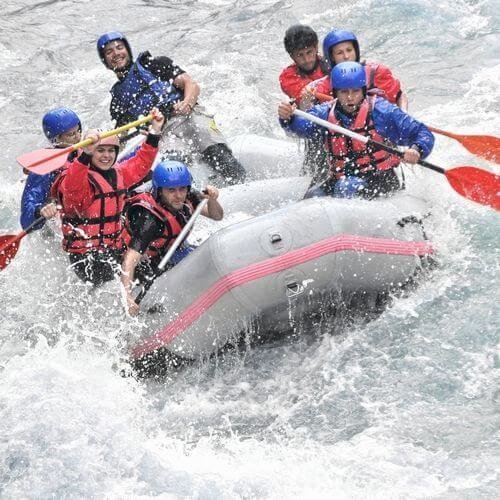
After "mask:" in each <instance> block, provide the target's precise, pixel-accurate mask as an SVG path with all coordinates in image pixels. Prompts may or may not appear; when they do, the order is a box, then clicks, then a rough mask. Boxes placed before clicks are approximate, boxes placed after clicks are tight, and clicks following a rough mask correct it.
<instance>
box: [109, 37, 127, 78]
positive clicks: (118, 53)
mask: <svg viewBox="0 0 500 500" xmlns="http://www.w3.org/2000/svg"><path fill="white" fill-rule="evenodd" d="M103 53H104V62H105V63H106V66H107V67H108V68H110V69H112V70H113V71H116V70H121V69H124V68H126V67H127V66H128V65H129V64H130V55H129V53H128V50H127V47H126V45H125V44H124V43H123V42H122V41H121V40H114V41H112V42H109V43H107V44H106V46H105V47H104V51H103Z"/></svg>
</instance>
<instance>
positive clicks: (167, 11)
mask: <svg viewBox="0 0 500 500" xmlns="http://www.w3.org/2000/svg"><path fill="white" fill-rule="evenodd" d="M0 14H1V16H0V110H1V115H0V116H1V121H0V151H1V154H2V157H1V163H2V175H1V177H2V182H1V183H0V232H1V234H6V233H12V232H17V231H19V225H18V216H19V200H20V196H21V193H22V189H23V180H24V176H23V174H22V171H21V169H20V168H19V166H18V165H17V164H16V162H15V157H16V156H17V155H18V154H20V153H22V152H26V151H30V150H33V149H37V148H40V147H43V146H44V144H45V143H44V137H43V134H42V131H41V118H42V116H43V113H44V112H45V111H46V110H47V109H48V108H50V107H54V106H58V105H66V106H70V107H71V108H73V109H74V110H75V111H77V112H78V113H79V115H80V116H81V117H82V119H83V122H84V124H85V126H96V125H99V126H104V127H106V126H109V125H110V123H109V122H108V114H107V113H108V112H107V108H108V104H109V94H108V89H109V87H110V86H111V85H112V83H113V82H114V76H113V74H112V73H111V72H110V71H107V70H106V69H105V68H104V66H103V65H102V64H101V62H100V60H99V59H98V57H97V54H96V50H95V41H96V39H97V37H98V36H99V35H100V34H101V33H102V32H104V31H107V30H110V29H120V30H122V31H124V32H125V33H126V34H127V35H128V37H129V40H130V43H131V45H132V48H133V50H134V51H135V53H136V54H137V53H139V52H140V51H142V50H148V49H149V50H150V51H151V52H152V53H153V55H160V54H163V55H170V56H171V57H173V58H174V60H175V61H176V62H177V63H178V64H179V65H180V66H182V67H183V68H185V69H187V70H188V71H189V73H190V74H191V75H192V76H193V77H194V78H195V79H196V80H197V81H198V82H200V84H201V87H202V98H203V102H204V104H206V105H207V106H208V107H209V108H210V109H212V110H213V111H215V112H216V118H217V121H218V123H219V125H220V127H221V129H222V130H223V132H224V133H225V134H226V135H232V134H241V133H248V132H251V133H257V134H260V135H263V136H267V137H275V138H284V134H283V133H282V131H281V130H280V128H279V125H278V123H277V120H276V107H277V104H278V102H279V100H280V99H281V98H282V94H281V92H280V89H279V86H278V83H277V77H278V74H279V72H280V70H281V69H282V68H283V67H284V66H285V65H287V64H288V63H289V59H288V56H287V54H286V52H285V51H284V48H283V45H282V39H283V34H284V31H285V29H286V28H287V27H288V26H289V25H291V24H293V23H296V22H303V23H308V24H311V25H312V26H313V27H314V28H315V29H317V30H318V32H319V33H320V34H324V33H326V32H327V30H328V29H330V28H331V27H344V28H350V29H353V30H354V31H355V32H356V33H357V34H358V35H359V38H360V43H361V47H362V54H363V55H364V56H365V57H367V58H369V59H373V60H377V61H381V62H384V63H385V64H387V65H389V66H390V67H391V68H392V69H393V70H394V72H395V73H396V74H397V75H398V76H399V77H400V78H401V79H402V80H403V82H404V84H405V87H406V89H407V92H408V95H409V99H410V110H411V112H412V113H413V114H414V115H415V116H416V117H418V118H420V119H422V120H423V121H425V122H426V123H429V124H433V125H435V126H438V127H441V128H445V129H449V130H451V131H455V132H460V133H467V134H473V133H485V134H496V135H500V132H499V130H500V127H499V125H500V118H499V111H500V102H499V96H500V90H499V81H500V78H499V76H500V51H499V41H500V37H499V26H500V9H499V8H498V2H495V1H494V0H469V1H466V0H455V1H451V0H441V1H439V2H436V1H433V0H392V1H389V0H385V1H382V0H379V1H376V0H373V1H370V0H364V1H337V2H332V1H331V0H329V1H326V0H316V1H306V0H303V1H292V0H256V1H255V0H238V1H234V2H232V1H227V0H206V1H201V0H190V1H181V0H171V1H166V0H122V1H115V2H110V1H104V0H95V1H94V0H92V1H86V0H80V1H76V0H73V1H70V0H60V1H55V0H52V1H35V0H16V1H13V0H5V1H4V2H3V3H2V4H1V6H0ZM431 161H433V162H434V163H437V164H438V165H442V166H444V167H452V166H457V165H473V166H477V167H483V168H488V169H494V168H495V166H494V165H493V164H491V163H488V162H487V161H485V160H482V159H480V158H478V157H475V156H472V155H471V154H469V153H468V152H467V151H466V150H465V149H463V148H462V147H461V146H460V145H459V144H458V143H457V142H454V141H451V140H449V139H445V138H442V137H439V138H438V139H437V141H436V147H435V151H434V152H433V154H432V156H431ZM269 168H272V165H269ZM408 178H409V189H410V191H413V192H415V193H420V194H423V195H424V196H425V197H427V198H428V200H429V201H430V203H431V205H432V211H433V219H432V223H431V224H430V227H429V228H428V231H429V235H430V237H431V239H432V240H433V242H434V244H435V245H436V247H437V250H438V261H439V267H438V269H437V270H436V271H435V272H434V273H433V274H432V276H431V277H430V279H428V280H427V281H426V282H424V283H422V285H421V286H420V287H419V288H418V289H417V290H416V291H415V292H413V293H411V294H410V295H408V296H407V297H405V298H401V299H397V300H396V301H395V302H394V304H393V306H392V307H391V308H389V309H388V310H387V311H386V312H384V313H383V314H382V315H381V316H380V317H379V318H378V319H377V320H375V321H373V322H371V323H368V324H365V325H358V326H355V325H353V326H352V327H350V328H348V329H346V330H345V329H344V330H342V331H341V332H340V333H339V334H338V335H335V336H333V335H330V333H331V328H330V327H329V326H325V325H320V326H318V331H317V332H316V333H317V335H316V336H311V335H308V336H305V337H303V338H302V339H301V340H298V341H296V342H294V343H287V342H281V343H277V344H276V345H270V346H264V347H255V348H254V349H252V350H250V351H248V352H246V353H245V354H244V355H243V354H240V355H236V354H234V353H233V354H230V355H228V356H226V357H224V358H220V359H217V360H213V361H209V362H206V363H203V364H198V365H195V366H191V367H188V368H187V369H186V370H184V371H182V372H179V373H177V374H174V375H171V376H169V377H168V378H166V379H165V380H161V381H145V382H144V381H137V380H136V379H134V378H132V377H122V376H121V375H120V369H121V368H122V367H123V366H124V360H125V345H124V339H125V338H126V337H127V335H128V334H130V332H133V331H134V330H135V329H137V328H138V324H139V326H140V323H141V322H142V321H145V320H144V319H142V318H139V319H132V318H126V317H125V315H124V314H123V311H122V306H121V303H120V299H119V295H118V287H117V286H114V285H111V286H109V287H106V288H105V289H103V290H99V291H98V292H92V291H90V290H89V289H88V288H87V287H85V286H84V285H82V284H81V283H78V282H77V280H76V279H75V277H74V276H73V273H72V272H71V271H69V270H68V269H67V267H66V257H65V256H63V255H61V253H60V252H56V251H54V243H53V241H52V242H50V240H49V242H48V243H47V242H46V241H44V240H43V239H42V236H41V235H40V234H34V235H30V236H28V237H27V238H25V239H24V240H23V242H22V244H21V248H20V250H19V253H18V254H17V256H16V258H15V259H14V261H13V262H12V263H11V264H10V265H9V266H8V267H7V268H6V269H5V270H4V271H2V272H1V273H0V317H1V319H0V498H7V499H8V498H23V499H24V498H44V499H45V498H143V499H146V498H162V499H166V498H201V499H219V498H224V499H233V498H234V499H236V498H248V499H250V498H335V499H343V498H367V499H368V498H369V499H372V498H379V499H386V498H440V499H455V498H461V499H493V498H498V496H499V491H500V488H499V479H498V469H499V465H500V463H499V462H500V461H499V449H498V437H499V436H498V428H499V418H498V413H497V411H498V404H499V400H500V392H499V389H498V365H499V361H498V351H497V344H498V328H499V323H500V322H499V319H500V318H499V313H498V310H499V309H498V303H499V293H498V268H499V265H498V248H499V242H500V236H499V235H500V222H499V220H500V219H499V216H498V214H497V213H494V212H493V211H492V210H489V209H488V208H486V207H483V206H481V205H476V204H473V203H472V202H469V201H467V200H465V199H463V198H462V197H460V196H458V195H457V194H456V193H455V192H454V191H453V190H452V189H451V188H450V187H449V185H448V183H447V182H446V180H445V179H444V178H443V176H439V175H437V174H434V173H432V172H429V171H425V170H423V169H421V168H419V167H415V168H413V169H412V171H409V172H408ZM332 329H333V328H332Z"/></svg>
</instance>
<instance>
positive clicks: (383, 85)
mask: <svg viewBox="0 0 500 500" xmlns="http://www.w3.org/2000/svg"><path fill="white" fill-rule="evenodd" d="M323 55H324V57H325V59H326V60H327V61H328V62H329V64H330V67H331V68H332V69H333V68H334V67H335V65H336V64H339V63H341V62H347V61H355V62H361V64H362V65H363V66H364V69H365V72H366V88H367V91H368V92H369V93H372V94H376V95H379V96H381V97H384V98H385V99H387V100H388V101H389V102H390V103H392V104H396V105H397V106H398V107H399V108H401V109H402V110H403V111H407V110H408V97H407V95H406V94H405V92H404V91H403V89H402V87H401V82H400V81H399V80H398V79H397V78H396V77H395V76H394V75H393V73H392V71H391V70H390V69H389V68H388V67H387V66H385V65H383V64H380V63H376V62H373V61H360V58H361V54H360V49H359V42H358V39H357V37H356V35H355V34H354V33H353V32H352V31H348V30H344V29H334V30H332V31H330V32H329V33H327V35H326V36H325V38H324V40H323ZM305 91H306V92H307V93H308V95H309V100H308V99H307V97H306V96H305V95H304V102H308V103H309V106H305V107H306V108H307V107H310V106H311V105H312V104H314V97H315V96H325V95H326V96H328V95H332V88H331V86H330V77H329V76H325V77H323V78H320V79H318V80H316V81H315V82H312V83H310V84H308V85H307V86H306V88H305ZM332 99H333V97H332ZM320 100H321V99H320Z"/></svg>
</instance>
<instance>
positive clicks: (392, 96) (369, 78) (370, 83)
mask: <svg viewBox="0 0 500 500" xmlns="http://www.w3.org/2000/svg"><path fill="white" fill-rule="evenodd" d="M365 72H366V88H367V90H370V89H373V88H375V89H378V90H381V91H382V92H383V93H382V94H380V96H381V97H384V98H385V99H387V100H388V101H389V102H391V103H392V104H396V102H397V100H398V97H399V96H400V95H401V82H400V81H399V80H398V79H397V78H396V77H395V76H394V75H393V74H392V71H391V70H390V69H389V68H388V67H387V66H384V65H383V64H378V63H375V62H366V63H365ZM308 87H309V88H311V89H314V90H315V91H316V92H318V93H319V94H331V92H332V87H331V85H330V77H329V76H325V77H323V78H320V79H319V80H316V81H315V82H312V83H310V84H308ZM332 99H333V97H332Z"/></svg>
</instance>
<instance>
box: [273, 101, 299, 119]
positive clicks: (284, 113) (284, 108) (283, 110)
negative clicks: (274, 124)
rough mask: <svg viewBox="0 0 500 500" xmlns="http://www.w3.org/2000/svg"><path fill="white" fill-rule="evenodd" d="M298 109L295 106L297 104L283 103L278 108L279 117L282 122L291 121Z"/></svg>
mask: <svg viewBox="0 0 500 500" xmlns="http://www.w3.org/2000/svg"><path fill="white" fill-rule="evenodd" d="M296 108H297V106H295V104H290V103H289V102H281V103H280V105H279V106H278V116H279V117H280V118H281V119H282V120H290V118H291V117H292V115H293V112H294V111H295V109H296Z"/></svg>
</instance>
